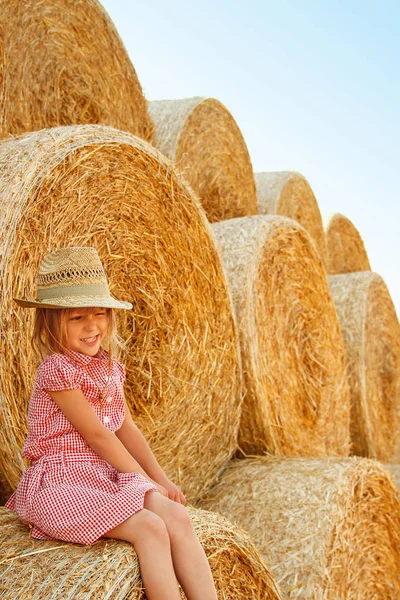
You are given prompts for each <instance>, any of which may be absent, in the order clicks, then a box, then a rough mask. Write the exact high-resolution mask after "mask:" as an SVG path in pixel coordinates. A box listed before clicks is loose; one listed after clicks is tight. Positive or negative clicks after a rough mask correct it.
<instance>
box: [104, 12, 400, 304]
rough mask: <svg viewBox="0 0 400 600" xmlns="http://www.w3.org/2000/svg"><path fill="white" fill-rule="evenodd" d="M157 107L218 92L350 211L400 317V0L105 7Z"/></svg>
mask: <svg viewBox="0 0 400 600" xmlns="http://www.w3.org/2000/svg"><path fill="white" fill-rule="evenodd" d="M102 4H103V6H104V7H105V9H106V10H107V12H108V14H109V15H110V17H111V19H112V20H113V21H114V24H115V25H116V27H117V29H118V31H119V34H120V36H121V38H122V40H123V42H124V44H125V46H126V48H127V50H128V53H129V55H130V57H131V59H132V62H133V64H134V66H135V69H136V71H137V74H138V76H139V80H140V82H141V84H142V87H143V90H144V93H145V95H146V97H147V98H148V99H149V100H157V99H162V98H185V97H191V96H211V97H214V98H217V99H218V100H220V101H221V102H222V103H223V104H225V106H226V107H227V108H228V110H229V111H230V112H231V113H232V115H233V117H234V118H235V120H236V122H237V123H238V125H239V127H240V129H241V131H242V133H243V136H244V138H245V140H246V143H247V146H248V148H249V152H250V156H251V160H252V163H253V168H254V171H255V172H259V171H284V170H295V171H299V172H300V173H302V174H303V175H304V176H305V177H306V178H307V179H308V181H309V183H310V185H311V187H312V188H313V190H314V192H315V195H316V197H317V200H318V203H319V206H320V210H321V214H322V217H323V218H326V217H328V216H329V214H331V213H333V212H341V213H343V214H344V215H346V216H347V217H348V218H350V219H351V221H352V222H353V223H354V225H355V226H356V227H357V229H358V230H359V232H360V234H361V236H362V238H363V240H364V243H365V246H366V249H367V252H368V255H369V259H370V262H371V266H372V269H373V270H374V271H376V272H377V273H379V274H380V275H381V276H382V277H383V279H384V280H385V282H386V284H387V285H388V287H389V291H390V293H391V295H392V299H393V302H394V304H395V306H396V309H397V311H398V312H400V268H399V265H400V197H399V181H400V172H399V167H400V143H399V139H400V75H399V72H400V67H399V63H400V60H399V59H400V2H395V1H391V0H389V1H387V0H383V1H382V0H381V1H380V2H378V1H375V2H371V1H368V0H364V1H361V0H360V1H354V0H346V1H345V0H337V1H336V2H327V1H326V2H317V1H302V2H299V1H298V0H279V1H277V0H274V1H270V0H247V2H243V0H241V1H237V0H230V1H228V0H214V2H212V1H211V0H202V2H201V3H200V2H190V0H187V1H186V2H184V1H183V0H169V1H168V2H167V1H161V0H152V1H151V2H150V1H146V0H142V1H139V0H138V1H136V0H102Z"/></svg>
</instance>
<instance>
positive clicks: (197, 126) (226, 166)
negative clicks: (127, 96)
mask: <svg viewBox="0 0 400 600" xmlns="http://www.w3.org/2000/svg"><path fill="white" fill-rule="evenodd" d="M149 112H150V115H151V117H152V118H153V121H154V124H155V128H156V131H155V144H156V146H157V148H158V149H159V150H161V152H162V153H163V154H165V156H168V158H170V159H171V160H172V161H174V162H175V164H176V165H177V166H178V167H179V170H180V171H181V173H182V174H183V176H184V178H185V179H186V181H187V182H188V183H189V184H190V185H191V187H192V188H193V190H194V191H195V192H196V194H197V195H198V196H199V198H200V201H201V203H202V205H203V208H204V210H205V211H206V214H207V217H208V220H209V221H222V220H223V219H230V218H232V217H243V216H245V215H255V214H257V198H256V187H255V183H254V175H253V169H252V166H251V161H250V155H249V152H248V150H247V146H246V143H245V141H244V139H243V136H242V134H241V132H240V129H239V127H238V126H237V124H236V121H235V120H234V118H233V117H232V115H231V114H230V112H229V111H228V110H227V109H226V108H225V106H224V105H223V104H221V102H219V101H218V100H215V99H214V98H198V97H196V98H185V99H183V100H156V101H153V102H150V103H149Z"/></svg>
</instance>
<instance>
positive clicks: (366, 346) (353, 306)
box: [329, 271, 400, 462]
mask: <svg viewBox="0 0 400 600" xmlns="http://www.w3.org/2000/svg"><path fill="white" fill-rule="evenodd" d="M329 281H330V288H331V293H332V297H333V299H334V302H335V305H336V309H337V312H338V316H339V319H340V323H341V328H342V334H343V340H344V343H345V348H346V361H347V367H348V374H349V383H350V390H351V441H352V452H353V453H354V454H359V455H361V456H368V457H371V458H377V459H379V460H382V461H383V462H392V461H393V460H394V455H395V446H396V434H397V430H398V423H397V421H398V414H397V413H398V407H399V406H400V327H399V322H398V319H397V315H396V311H395V308H394V305H393V302H392V299H391V297H390V294H389V291H388V289H387V287H386V285H385V283H384V281H383V279H382V278H381V277H380V276H379V275H377V274H376V273H371V272H368V271H365V272H362V271H360V272H357V273H347V274H343V275H331V276H330V277H329Z"/></svg>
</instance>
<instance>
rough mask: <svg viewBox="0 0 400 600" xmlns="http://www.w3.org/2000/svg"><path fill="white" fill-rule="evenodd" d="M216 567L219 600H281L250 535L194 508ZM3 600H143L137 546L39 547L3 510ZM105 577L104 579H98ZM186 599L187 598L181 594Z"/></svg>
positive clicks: (103, 543) (104, 542)
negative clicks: (221, 599)
mask: <svg viewBox="0 0 400 600" xmlns="http://www.w3.org/2000/svg"><path fill="white" fill-rule="evenodd" d="M189 512H190V517H191V520H192V523H193V526H194V528H195V530H196V533H197V535H198V537H199V539H200V542H201V544H202V546H203V548H204V550H205V552H206V555H207V557H208V559H209V563H210V566H211V570H212V574H213V578H214V582H215V586H216V589H217V593H218V597H221V598H222V597H224V598H226V599H227V600H281V595H280V593H279V590H278V588H277V586H276V584H275V582H274V580H273V578H272V576H271V574H270V572H269V570H268V569H267V567H266V566H265V563H264V562H263V560H262V559H261V557H260V555H259V554H258V552H257V550H256V549H255V547H254V545H253V544H252V542H251V541H250V538H249V537H248V535H247V534H246V533H245V532H244V531H242V530H241V529H240V528H239V527H235V526H233V525H232V524H231V523H229V522H228V521H227V520H226V519H224V518H223V517H221V516H220V515H217V514H213V513H210V512H208V511H205V510H199V509H195V508H189ZM0 529H1V534H0V556H1V558H0V582H1V583H0V596H1V598H2V599H3V600H14V599H15V598H28V597H29V598H33V597H37V598H52V600H57V599H59V600H61V599H62V600H68V599H69V600H72V599H73V600H83V599H88V598H112V599H113V600H144V598H145V597H146V596H145V594H144V590H143V588H142V583H141V578H140V573H139V563H138V561H137V558H136V553H135V552H134V550H133V548H132V546H131V545H130V544H128V543H125V542H121V541H117V540H110V539H108V540H105V539H104V540H99V541H98V542H96V543H95V544H93V545H92V546H80V545H78V544H65V543H63V542H44V541H42V540H41V541H37V540H34V539H33V538H30V537H29V530H28V529H27V528H26V527H25V526H24V525H23V524H22V523H21V522H20V521H19V520H18V519H17V518H16V516H15V515H14V514H13V513H11V512H10V511H8V510H6V509H4V508H1V509H0ZM99 573H101V577H99ZM181 596H182V598H186V596H184V594H183V592H181Z"/></svg>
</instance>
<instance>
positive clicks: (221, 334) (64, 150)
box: [0, 125, 241, 499]
mask: <svg viewBox="0 0 400 600" xmlns="http://www.w3.org/2000/svg"><path fill="white" fill-rule="evenodd" d="M0 165H1V168H0V257H1V258H0V273H1V284H2V290H1V292H2V293H1V295H0V298H1V299H0V314H1V319H0V339H1V342H2V350H3V351H2V353H1V354H0V429H1V430H2V435H3V457H0V461H2V469H3V472H4V474H5V476H6V478H7V480H8V481H9V483H10V485H11V486H13V487H14V486H15V485H16V484H17V481H18V480H19V477H20V473H21V470H22V469H23V467H24V463H23V461H22V458H21V455H20V452H19V450H20V448H21V446H22V444H23V442H24V438H25V434H26V408H27V403H28V399H29V396H30V394H31V391H32V383H33V376H34V373H35V368H36V366H37V362H36V361H37V359H36V356H34V354H33V351H32V347H31V343H30V337H31V333H32V321H33V316H34V311H31V310H24V309H20V308H19V307H18V306H17V305H16V304H15V302H13V300H12V298H13V297H32V295H33V294H34V290H35V279H36V273H37V269H38V265H39V262H40V259H41V257H42V256H43V255H44V254H46V253H47V252H48V251H49V250H50V249H53V248H57V247H64V246H68V245H72V246H81V245H82V246H85V245H86V246H95V247H96V248H97V250H98V252H99V255H100V258H101V259H102V262H103V264H104V267H105V270H106V273H107V275H108V279H109V281H110V284H111V293H112V294H114V295H115V296H117V297H120V298H122V299H126V300H129V301H130V302H132V304H133V311H117V312H118V313H119V314H118V318H119V330H120V333H121V334H122V337H123V338H124V339H125V340H126V343H127V346H128V350H129V353H128V356H127V358H126V360H125V364H126V367H127V385H126V395H127V401H128V404H129V406H130V408H131V410H132V413H133V416H134V419H135V421H136V423H137V424H138V426H139V427H140V428H141V430H142V431H143V433H144V435H145V436H146V437H147V439H148V441H149V443H150V445H151V447H152V449H153V450H154V452H155V454H156V456H157V458H158V460H159V461H160V463H161V465H162V466H163V468H164V469H165V470H166V472H167V474H168V475H169V477H171V478H172V479H173V480H174V481H176V483H178V484H179V485H181V486H182V488H183V491H184V493H185V494H186V495H187V497H188V499H193V498H196V497H197V495H198V494H201V493H202V492H203V491H204V490H206V489H207V488H208V487H209V485H210V484H211V483H212V481H213V480H214V477H215V475H216V473H217V472H218V470H219V469H220V467H221V465H222V464H223V463H224V462H225V461H226V460H227V458H228V457H230V456H231V455H232V453H233V452H234V451H235V449H236V445H237V431H238V426H239V419H240V389H241V381H240V362H239V360H240V359H239V343H238V337H237V334H236V328H235V322H234V317H233V311H232V305H231V300H230V296H229V292H228V287H227V282H226V279H225V276H224V273H223V269H222V266H221V263H220V257H219V254H218V252H217V249H216V246H215V242H214V240H213V238H212V237H211V236H210V233H211V229H210V226H209V225H208V222H207V220H206V218H205V216H204V213H203V211H202V210H201V208H200V206H199V205H198V203H197V201H196V199H195V198H194V197H193V195H192V193H191V190H190V189H189V188H188V187H187V186H186V184H184V183H183V181H182V180H181V179H180V177H179V175H178V174H177V173H176V171H175V170H174V168H173V166H172V165H171V164H170V163H169V161H167V160H166V159H165V158H164V157H163V156H162V155H161V154H160V153H159V152H157V151H156V150H154V149H153V148H152V147H151V146H150V145H149V144H147V143H146V142H142V141H141V140H140V139H139V138H136V137H134V136H132V135H130V134H128V133H124V132H121V131H117V130H114V129H111V128H109V127H103V126H99V125H97V126H96V125H81V126H74V127H72V126H71V127H60V128H54V129H51V130H44V131H41V132H37V133H33V134H30V135H26V136H23V137H20V138H17V139H10V140H6V141H3V142H2V143H1V144H0ZM0 469H1V467H0Z"/></svg>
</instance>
